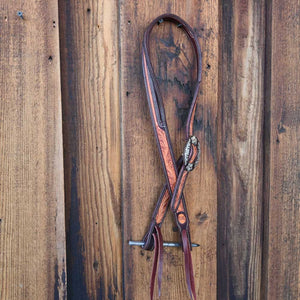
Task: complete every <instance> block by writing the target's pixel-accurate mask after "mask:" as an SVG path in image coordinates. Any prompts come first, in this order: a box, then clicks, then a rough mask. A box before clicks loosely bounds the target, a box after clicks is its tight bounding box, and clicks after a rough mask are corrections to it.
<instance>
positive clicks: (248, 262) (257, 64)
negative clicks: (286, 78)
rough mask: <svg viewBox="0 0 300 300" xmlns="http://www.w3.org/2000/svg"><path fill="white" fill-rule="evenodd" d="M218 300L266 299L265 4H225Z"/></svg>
mask: <svg viewBox="0 0 300 300" xmlns="http://www.w3.org/2000/svg"><path fill="white" fill-rule="evenodd" d="M220 19H221V22H222V30H221V47H220V49H221V52H220V77H219V78H220V102H219V104H220V109H219V111H220V114H219V136H218V299H260V282H261V257H262V226H261V225H262V195H263V143H262V137H263V104H264V90H263V83H264V2H263V1H226V2H223V3H222V6H221V18H220Z"/></svg>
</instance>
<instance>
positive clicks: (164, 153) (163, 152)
mask: <svg viewBox="0 0 300 300" xmlns="http://www.w3.org/2000/svg"><path fill="white" fill-rule="evenodd" d="M164 21H169V22H172V23H175V24H176V25H177V27H179V28H180V29H182V30H183V31H184V32H185V33H186V34H187V35H188V37H189V39H190V41H191V42H192V45H193V47H194V50H195V54H196V67H197V81H196V85H195V90H194V95H193V100H192V103H191V106H190V110H189V114H188V118H187V123H186V138H187V145H186V147H185V149H184V154H183V156H180V158H179V159H178V160H177V162H176V161H175V157H174V152H173V150H172V144H171V141H170V135H169V131H168V126H167V122H166V117H165V112H164V106H163V101H162V97H161V94H160V90H159V86H158V83H157V80H156V77H155V74H154V71H153V67H152V65H151V62H150V57H149V51H148V49H149V35H150V33H151V31H152V29H153V27H154V26H155V25H156V24H158V25H159V24H161V23H162V22H164ZM201 65H202V62H201V50H200V45H199V42H198V39H197V37H196V34H195V33H194V31H193V30H192V28H191V27H190V26H189V25H188V24H187V23H186V22H185V21H183V20H182V19H181V18H179V17H178V16H175V15H172V14H164V15H161V16H159V17H158V18H156V19H155V20H153V21H152V22H151V23H150V25H149V26H148V28H147V29H146V32H145V34H144V40H143V46H142V66H143V74H144V82H145V87H146V93H147V99H148V104H149V109H150V114H151V120H152V124H153V128H154V132H155V137H156V141H157V145H158V149H159V153H160V157H161V161H162V164H163V168H164V173H165V177H166V185H165V186H164V188H163V190H162V192H161V194H160V197H159V199H158V202H157V205H156V207H155V210H154V213H153V215H152V220H151V223H150V226H149V230H148V232H147V233H146V235H145V237H144V242H145V244H144V246H143V248H144V249H145V250H153V249H155V256H154V262H153V269H152V275H151V284H150V297H151V299H153V291H154V283H155V277H156V271H157V268H158V285H159V294H160V286H161V280H162V260H163V249H162V243H163V241H162V236H161V232H160V226H161V225H162V222H163V220H164V217H165V215H166V212H167V209H168V206H169V204H170V205H171V210H172V212H173V214H174V217H175V220H176V224H177V226H178V228H179V231H180V234H181V239H182V249H183V252H184V258H185V273H186V282H187V287H188V290H189V293H190V296H191V299H196V291H195V283H194V275H193V266H192V257H191V249H192V247H191V240H190V233H189V218H188V212H187V208H186V203H185V199H184V195H183V189H184V186H185V182H186V179H187V176H188V173H189V172H190V171H191V170H193V168H194V167H195V165H196V164H197V162H198V159H199V155H200V144H199V141H198V139H197V138H196V137H195V136H193V123H194V116H195V110H196V100H197V96H198V91H199V86H200V82H201ZM157 265H158V267H157Z"/></svg>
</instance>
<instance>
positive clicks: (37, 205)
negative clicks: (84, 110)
mask: <svg viewBox="0 0 300 300" xmlns="http://www.w3.org/2000/svg"><path fill="white" fill-rule="evenodd" d="M18 11H20V12H22V13H23V19H22V18H21V17H20V16H17V12H18ZM0 32H1V34H0V65H1V75H0V299H3V300H4V299H50V298H51V299H65V298H66V274H65V272H66V267H65V226H64V223H65V222H64V178H63V149H62V120H61V93H60V63H59V32H58V7H57V1H56V0H50V1H35V0H29V1H0Z"/></svg>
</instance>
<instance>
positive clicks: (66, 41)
mask: <svg viewBox="0 0 300 300" xmlns="http://www.w3.org/2000/svg"><path fill="white" fill-rule="evenodd" d="M59 7H60V23H61V27H60V28H61V31H60V33H61V36H60V42H61V60H62V62H61V65H62V90H63V114H64V116H63V121H64V150H65V156H64V157H65V182H66V207H67V214H66V224H67V233H68V238H67V254H68V266H69V269H68V278H69V281H68V294H69V297H70V299H122V273H121V272H122V252H121V251H122V242H121V215H120V212H121V202H120V174H121V161H120V141H121V138H120V118H119V116H120V113H119V112H120V110H119V75H118V74H119V56H118V51H119V46H118V5H117V1H89V2H86V1H75V0H74V1H60V3H59Z"/></svg>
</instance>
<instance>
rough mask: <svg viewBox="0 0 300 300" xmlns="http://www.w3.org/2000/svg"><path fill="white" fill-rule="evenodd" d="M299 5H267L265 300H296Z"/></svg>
mask: <svg viewBox="0 0 300 300" xmlns="http://www.w3.org/2000/svg"><path fill="white" fill-rule="evenodd" d="M299 12H300V3H299V1H278V0H274V1H272V2H271V1H270V2H269V3H268V16H267V20H268V26H267V33H268V40H267V55H266V58H267V64H266V66H267V67H266V89H267V94H266V104H267V105H266V114H265V115H266V132H265V136H266V139H265V144H266V155H265V166H266V168H265V201H266V203H265V218H264V226H265V243H264V260H263V261H264V269H263V275H264V277H263V287H264V290H263V299H270V300H271V299H300V277H299V275H300V207H299V205H300V69H299V66H300V13H299Z"/></svg>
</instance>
